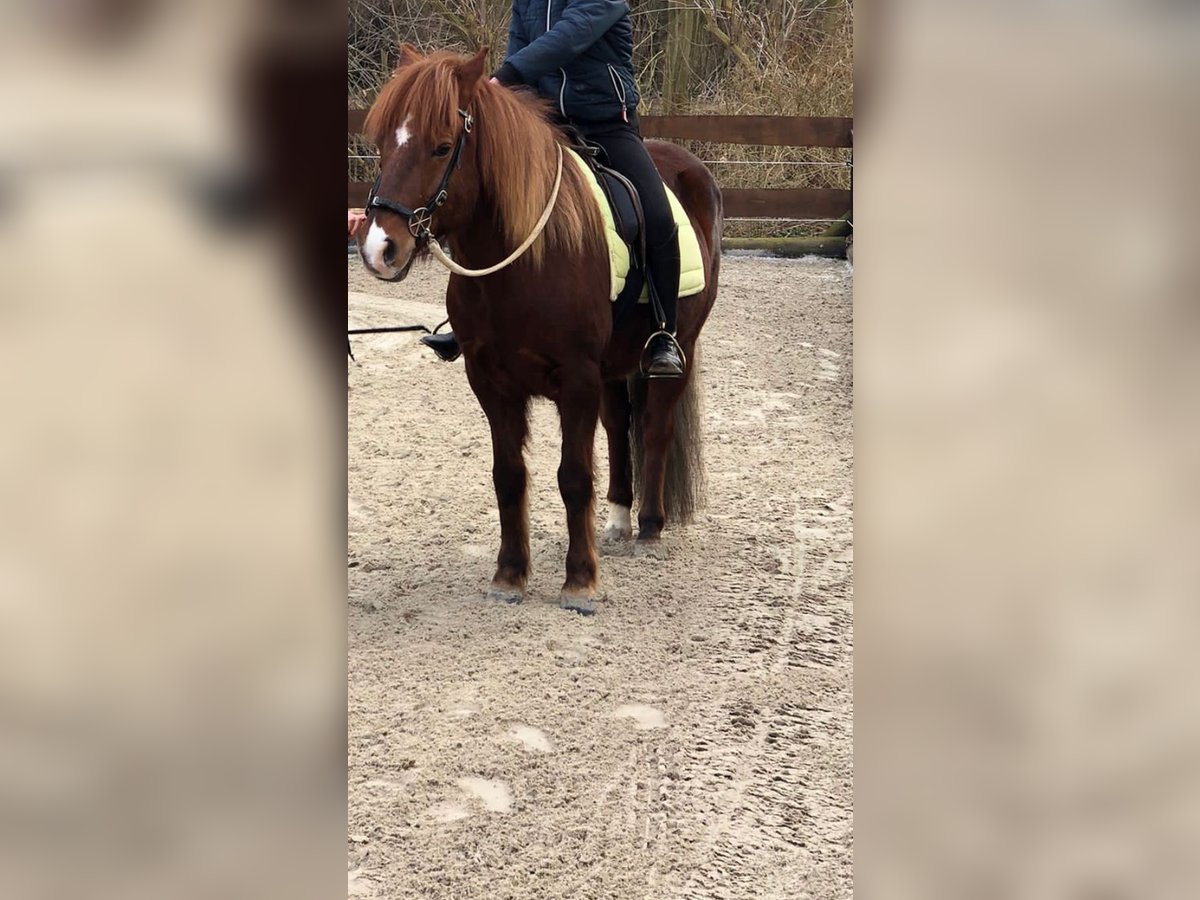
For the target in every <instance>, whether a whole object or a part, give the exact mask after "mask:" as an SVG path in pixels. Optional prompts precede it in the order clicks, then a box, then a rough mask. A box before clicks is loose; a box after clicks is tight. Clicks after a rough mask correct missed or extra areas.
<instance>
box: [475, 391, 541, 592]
mask: <svg viewBox="0 0 1200 900" xmlns="http://www.w3.org/2000/svg"><path fill="white" fill-rule="evenodd" d="M473 383H474V381H473ZM476 396H478V397H479V403H480V405H481V406H482V407H483V411H484V413H485V414H486V415H487V420H488V424H489V425H490V426H491V429H492V482H493V483H494V484H495V487H496V505H497V506H498V507H499V509H500V555H499V556H498V557H497V559H496V574H495V576H494V577H493V578H492V586H491V590H489V591H488V599H489V600H498V601H502V602H504V603H520V602H521V600H522V599H524V597H525V584H526V582H527V581H528V580H529V518H528V515H529V514H528V507H527V503H526V484H527V476H526V470H525V454H524V447H525V436H526V434H527V433H528V430H529V422H528V412H529V400H528V398H521V399H511V398H504V397H499V396H496V395H494V394H491V393H489V392H487V391H483V392H477V393H476Z"/></svg>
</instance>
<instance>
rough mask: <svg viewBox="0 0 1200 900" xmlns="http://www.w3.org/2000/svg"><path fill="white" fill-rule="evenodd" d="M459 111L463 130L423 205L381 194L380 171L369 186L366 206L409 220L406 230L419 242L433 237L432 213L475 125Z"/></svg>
mask: <svg viewBox="0 0 1200 900" xmlns="http://www.w3.org/2000/svg"><path fill="white" fill-rule="evenodd" d="M458 114H459V115H460V116H462V119H463V130H462V131H461V132H459V135H458V140H457V141H455V142H454V150H453V152H451V154H450V162H449V163H447V164H446V171H445V172H443V173H442V180H441V181H440V182H439V183H438V186H437V187H436V188H435V189H434V192H433V196H432V197H430V198H429V199H428V200H426V201H425V205H424V206H418V207H417V208H416V209H409V208H408V207H407V206H405V205H404V204H403V203H396V202H395V201H394V200H388V199H387V198H385V197H380V196H379V194H378V193H376V192H377V191H378V190H379V180H380V179H381V178H383V173H382V172H380V173H379V175H378V176H376V178H375V183H374V184H372V185H371V193H370V194H368V195H367V205H366V209H367V210H368V211H369V210H372V209H386V210H387V211H388V212H394V213H396V215H399V216H403V217H404V218H405V219H407V220H408V231H409V234H411V235H412V236H413V237H415V238H416V239H417V240H418V241H427V240H429V239H430V238H431V237H433V229H432V227H431V226H432V225H433V214H434V213H435V212H437V211H438V210H439V209H440V208H441V207H442V205H443V204H445V202H446V199H447V197H449V194H448V193H447V191H448V190H449V187H450V178H451V176H453V175H454V171H455V170H456V169H457V168H458V161H459V159H460V158H461V157H462V151H463V147H464V146H465V145H466V143H467V135H469V134H470V133H471V129H472V128H474V127H475V117H474V116H472V115H471V114H470V113H469V112H467V111H466V110H462V109H460V110H459V111H458Z"/></svg>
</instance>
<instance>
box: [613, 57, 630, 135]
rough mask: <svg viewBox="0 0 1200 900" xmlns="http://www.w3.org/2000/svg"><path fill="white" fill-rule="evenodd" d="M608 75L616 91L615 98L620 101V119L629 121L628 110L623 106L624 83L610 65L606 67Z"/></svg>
mask: <svg viewBox="0 0 1200 900" xmlns="http://www.w3.org/2000/svg"><path fill="white" fill-rule="evenodd" d="M608 77H609V78H611V79H612V83H613V88H614V89H615V90H616V92H617V99H618V100H619V101H621V121H622V122H628V121H629V110H628V109H627V108H626V106H625V85H624V84H622V83H621V77H620V76H619V75H617V70H616V69H614V68H613V67H612V66H609V67H608Z"/></svg>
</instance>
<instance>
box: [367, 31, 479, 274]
mask: <svg viewBox="0 0 1200 900" xmlns="http://www.w3.org/2000/svg"><path fill="white" fill-rule="evenodd" d="M486 61H487V49H486V48H484V49H483V50H480V51H479V53H477V54H476V55H475V56H472V57H463V56H455V55H452V54H447V53H438V54H434V55H432V56H428V57H426V56H422V55H421V54H419V53H418V52H417V51H416V50H414V49H413V48H412V47H410V46H408V45H407V44H405V45H404V46H403V47H401V49H400V64H399V66H397V68H396V71H395V72H394V73H393V75H392V78H391V80H390V81H389V82H388V83H387V84H386V85H385V86H384V88H383V90H382V91H380V93H379V97H378V98H377V99H376V101H375V104H374V105H373V106H372V107H371V110H370V112H368V113H367V119H366V133H367V136H368V137H369V138H370V139H371V140H372V141H374V143H375V145H376V147H377V148H378V149H379V156H380V160H379V169H380V175H379V180H378V181H377V182H376V184H375V188H374V190H373V192H372V200H371V201H369V202H368V204H367V210H366V212H367V221H366V223H365V225H364V226H363V228H361V229H360V230H359V235H360V237H359V245H358V246H359V254H360V255H361V257H362V260H363V263H364V264H365V265H366V267H367V269H368V270H370V272H371V274H373V275H374V276H375V277H376V278H381V279H383V280H385V281H401V280H403V279H404V277H405V276H406V275H408V272H409V269H411V268H412V264H413V261H414V259H415V258H416V257H417V255H418V253H419V252H421V251H422V250H423V249H424V247H425V243H426V241H427V240H430V239H434V238H430V234H433V235H441V234H446V233H448V232H450V231H453V230H454V229H455V228H457V227H459V226H460V225H461V224H463V223H464V222H466V221H467V219H468V217H469V216H470V215H471V213H472V211H473V209H474V206H475V202H476V199H477V197H478V190H479V188H478V178H477V176H476V174H475V172H474V164H473V161H472V160H473V157H474V154H473V153H471V152H469V151H470V147H469V146H468V145H469V144H470V143H471V136H470V130H471V119H469V118H466V117H465V115H464V114H467V115H469V114H470V111H471V103H472V100H474V99H475V95H476V92H477V91H478V90H479V87H480V84H482V83H483V73H484V66H485V63H486ZM460 111H461V112H460ZM460 154H461V156H460Z"/></svg>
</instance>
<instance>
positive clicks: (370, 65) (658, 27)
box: [347, 0, 854, 236]
mask: <svg viewBox="0 0 1200 900" xmlns="http://www.w3.org/2000/svg"><path fill="white" fill-rule="evenodd" d="M630 6H631V7H632V9H633V23H634V38H635V50H634V64H635V67H636V68H637V70H638V71H637V76H638V84H639V87H640V88H641V91H642V107H641V109H642V112H643V113H650V114H655V113H667V112H670V113H675V114H695V115H756V114H757V115H788V116H849V115H852V114H853V108H854V66H853V48H854V39H853V17H854V6H853V3H852V2H851V0H750V2H743V0H737V2H734V0H645V2H636V0H635V2H633V3H631V4H630ZM510 10H511V2H509V0H349V10H348V17H349V21H348V36H349V37H348V41H349V46H348V83H347V92H348V102H349V105H350V106H354V107H365V106H368V105H370V102H371V99H372V98H373V97H374V95H375V93H376V91H378V89H379V86H380V85H381V84H382V83H383V81H384V80H386V78H387V77H388V75H389V74H390V73H391V70H392V67H393V66H394V65H395V60H396V56H397V49H398V47H399V45H400V43H401V42H405V41H407V42H408V43H411V44H413V45H414V46H416V47H417V48H418V49H420V50H423V51H430V50H434V49H459V50H462V51H464V52H466V51H467V50H474V49H477V48H478V47H480V46H483V45H487V46H490V47H491V48H492V57H493V60H492V61H493V63H494V64H495V65H499V63H500V62H501V60H502V58H503V55H504V49H505V46H506V44H507V41H508V18H509V12H510ZM685 143H686V146H688V148H689V149H691V150H692V151H693V152H694V153H696V154H697V155H698V156H699V157H700V158H701V159H703V160H705V161H706V162H708V163H709V164H710V166H711V168H712V169H713V172H714V174H715V175H716V176H717V180H718V181H719V182H720V184H721V185H722V186H724V187H762V188H796V187H840V188H846V187H849V185H850V171H849V168H848V166H847V163H848V161H849V158H850V155H849V151H847V150H833V149H822V148H792V147H754V146H740V145H734V144H707V143H700V142H685ZM349 152H350V154H351V156H352V157H355V156H358V157H366V158H363V159H354V158H351V160H350V166H349V169H350V172H349V175H350V178H351V180H355V181H369V180H370V179H372V178H373V177H374V173H375V163H374V160H373V153H374V150H373V148H372V147H370V145H368V144H366V143H364V142H363V141H361V140H360V139H355V138H351V140H350V144H349ZM814 229H815V230H817V231H819V230H820V226H814V225H812V224H810V223H770V222H762V223H737V222H731V223H729V225H728V226H727V228H726V233H727V234H729V235H735V234H736V235H747V236H749V235H759V234H772V235H785V234H795V233H811V232H812V231H813V230H814Z"/></svg>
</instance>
